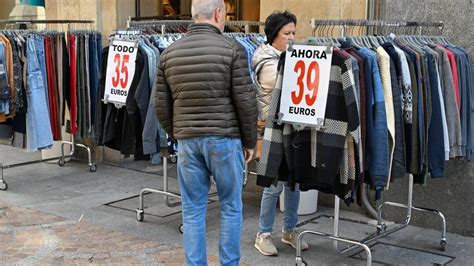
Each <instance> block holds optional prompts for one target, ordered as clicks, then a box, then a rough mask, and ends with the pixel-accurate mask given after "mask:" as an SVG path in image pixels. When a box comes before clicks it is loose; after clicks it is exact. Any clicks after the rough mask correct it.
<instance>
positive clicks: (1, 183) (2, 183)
mask: <svg viewBox="0 0 474 266" xmlns="http://www.w3.org/2000/svg"><path fill="white" fill-rule="evenodd" d="M0 189H1V190H7V189H8V184H7V183H5V181H0Z"/></svg>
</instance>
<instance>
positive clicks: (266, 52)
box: [252, 44, 281, 121]
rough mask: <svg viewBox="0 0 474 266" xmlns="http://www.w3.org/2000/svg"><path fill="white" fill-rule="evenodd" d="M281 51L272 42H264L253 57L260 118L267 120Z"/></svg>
mask: <svg viewBox="0 0 474 266" xmlns="http://www.w3.org/2000/svg"><path fill="white" fill-rule="evenodd" d="M280 55H281V52H280V51H279V50H277V49H275V48H274V47H273V46H271V45H270V44H262V45H261V46H259V47H258V48H257V50H256V51H255V53H254V54H253V57H252V69H253V71H254V73H255V78H254V81H255V84H256V85H257V106H258V120H261V121H265V120H266V119H267V117H268V110H269V108H270V100H271V97H272V91H273V88H274V87H275V82H276V79H277V74H278V73H277V66H278V60H279V58H280Z"/></svg>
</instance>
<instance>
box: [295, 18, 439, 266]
mask: <svg viewBox="0 0 474 266" xmlns="http://www.w3.org/2000/svg"><path fill="white" fill-rule="evenodd" d="M311 26H312V27H313V28H315V29H316V28H317V27H318V26H323V27H324V26H342V28H341V35H342V37H346V32H347V28H346V27H347V26H360V27H381V30H383V27H415V28H416V30H418V32H419V33H421V32H422V27H437V28H438V29H439V30H442V29H443V27H444V25H443V23H442V22H434V23H432V22H413V21H383V20H382V21H373V20H315V19H312V20H311ZM375 30H376V29H373V32H375ZM367 31H368V32H369V31H370V29H369V28H367ZM408 179H409V184H408V202H407V204H401V203H395V202H384V203H382V204H381V205H379V207H378V208H377V231H376V232H374V233H373V234H372V235H370V236H368V237H366V238H364V239H362V240H360V241H354V240H350V239H346V238H343V237H340V236H338V234H339V206H340V200H339V198H338V197H337V196H335V200H334V230H333V235H330V234H325V233H322V232H316V231H311V230H305V231H303V232H301V233H300V234H299V235H298V241H297V242H298V243H297V249H296V265H307V263H306V262H305V261H304V260H303V259H302V257H301V242H302V240H303V236H304V235H306V234H312V235H318V236H321V237H324V238H328V239H331V240H334V243H333V245H334V249H336V250H337V249H338V247H337V242H336V241H339V242H345V243H348V244H350V246H349V247H347V248H344V249H343V250H341V251H340V252H341V253H346V252H349V251H351V250H354V249H360V248H361V247H362V248H363V249H364V250H365V252H366V253H367V265H369V266H370V265H372V256H371V250H370V248H369V246H368V244H369V243H371V242H373V241H375V240H377V239H380V238H382V237H385V236H388V235H390V234H393V233H395V232H397V231H400V230H402V229H403V228H405V227H407V226H408V225H409V223H410V220H411V215H412V214H411V212H412V210H417V211H422V212H428V213H433V214H436V215H438V216H439V217H440V218H441V221H442V224H443V225H442V231H441V242H440V247H441V250H442V251H444V250H445V249H446V244H447V240H446V219H445V217H444V215H443V214H442V213H441V212H440V211H438V210H434V209H427V208H422V207H414V206H413V175H412V174H408ZM363 194H364V193H363ZM364 195H365V194H364ZM386 206H393V207H398V208H404V209H406V210H407V214H406V219H405V222H404V223H403V224H401V225H399V226H397V227H394V228H392V229H390V230H387V226H386V225H385V222H384V220H383V209H384V207H386Z"/></svg>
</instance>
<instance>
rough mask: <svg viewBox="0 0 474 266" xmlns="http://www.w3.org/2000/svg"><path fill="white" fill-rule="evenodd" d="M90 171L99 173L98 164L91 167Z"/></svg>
mask: <svg viewBox="0 0 474 266" xmlns="http://www.w3.org/2000/svg"><path fill="white" fill-rule="evenodd" d="M89 171H90V172H92V173H93V172H95V171H97V165H96V164H92V165H89Z"/></svg>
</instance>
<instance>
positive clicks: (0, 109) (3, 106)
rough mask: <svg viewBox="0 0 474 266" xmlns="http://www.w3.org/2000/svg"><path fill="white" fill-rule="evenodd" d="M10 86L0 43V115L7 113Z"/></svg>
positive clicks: (3, 52) (3, 51) (2, 47)
mask: <svg viewBox="0 0 474 266" xmlns="http://www.w3.org/2000/svg"><path fill="white" fill-rule="evenodd" d="M9 99H10V85H9V83H8V73H7V64H6V61H5V50H4V46H3V43H2V42H0V113H5V114H8V113H9V109H10V108H9V107H10V106H9Z"/></svg>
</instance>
